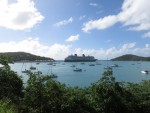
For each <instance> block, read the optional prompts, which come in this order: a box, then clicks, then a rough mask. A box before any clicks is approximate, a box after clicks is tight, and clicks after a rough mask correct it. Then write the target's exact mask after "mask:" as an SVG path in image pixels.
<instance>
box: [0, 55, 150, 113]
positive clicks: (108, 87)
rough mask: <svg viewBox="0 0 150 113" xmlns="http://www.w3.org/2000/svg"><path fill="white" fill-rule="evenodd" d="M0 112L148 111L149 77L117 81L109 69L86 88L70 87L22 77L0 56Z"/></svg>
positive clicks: (48, 79) (31, 76)
mask: <svg viewBox="0 0 150 113" xmlns="http://www.w3.org/2000/svg"><path fill="white" fill-rule="evenodd" d="M0 64H2V67H0V113H3V112H4V111H5V112H4V113H150V80H147V81H142V82H141V83H138V84H137V83H136V84H135V83H122V82H117V81H116V80H115V77H114V76H113V71H112V70H106V71H105V72H104V73H103V76H102V77H101V78H100V79H99V80H98V81H97V82H96V83H93V84H92V85H91V86H90V87H88V88H79V87H70V86H66V85H65V84H61V83H60V82H58V81H56V80H54V79H52V78H51V76H45V75H42V73H41V72H35V73H30V74H29V75H28V76H29V79H28V81H27V83H26V84H25V87H23V82H22V79H21V78H20V77H19V76H18V75H17V74H16V73H15V72H14V71H12V70H11V68H10V66H9V65H8V60H7V58H6V57H4V56H2V57H1V58H0Z"/></svg>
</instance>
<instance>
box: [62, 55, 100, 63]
mask: <svg viewBox="0 0 150 113" xmlns="http://www.w3.org/2000/svg"><path fill="white" fill-rule="evenodd" d="M96 60H97V59H95V58H94V57H93V56H85V55H84V54H83V55H82V56H77V54H75V55H70V56H68V57H66V58H65V60H64V61H65V62H94V61H96Z"/></svg>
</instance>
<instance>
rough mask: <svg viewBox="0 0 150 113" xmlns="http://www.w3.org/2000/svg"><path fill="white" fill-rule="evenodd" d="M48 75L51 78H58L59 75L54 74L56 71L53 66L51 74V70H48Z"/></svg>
mask: <svg viewBox="0 0 150 113" xmlns="http://www.w3.org/2000/svg"><path fill="white" fill-rule="evenodd" d="M47 75H49V76H50V77H51V78H57V77H58V76H57V75H56V74H54V73H53V72H52V66H51V68H50V74H49V72H48V74H47Z"/></svg>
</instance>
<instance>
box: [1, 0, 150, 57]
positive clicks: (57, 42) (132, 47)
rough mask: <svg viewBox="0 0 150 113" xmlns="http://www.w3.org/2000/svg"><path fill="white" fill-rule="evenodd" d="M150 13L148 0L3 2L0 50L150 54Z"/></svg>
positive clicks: (52, 53)
mask: <svg viewBox="0 0 150 113" xmlns="http://www.w3.org/2000/svg"><path fill="white" fill-rule="evenodd" d="M149 11H150V4H149V0H111V1H110V0H0V14H1V15H0V37H1V38H0V52H16V51H24V52H29V53H32V54H36V55H41V56H46V57H51V58H54V59H56V60H63V59H64V58H65V57H67V56H68V55H70V54H75V53H77V54H79V55H81V54H85V55H92V56H95V57H96V58H97V59H107V58H108V59H111V58H114V57H116V56H120V55H124V54H136V55H141V56H150V12H149Z"/></svg>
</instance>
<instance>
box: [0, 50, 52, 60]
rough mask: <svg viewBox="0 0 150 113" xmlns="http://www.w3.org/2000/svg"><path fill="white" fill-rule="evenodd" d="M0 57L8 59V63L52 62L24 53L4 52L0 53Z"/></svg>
mask: <svg viewBox="0 0 150 113" xmlns="http://www.w3.org/2000/svg"><path fill="white" fill-rule="evenodd" d="M1 55H3V56H6V57H8V59H9V62H12V61H13V62H18V61H48V60H53V59H52V58H46V57H41V56H36V55H33V54H30V53H25V52H5V53H0V56H1Z"/></svg>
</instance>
